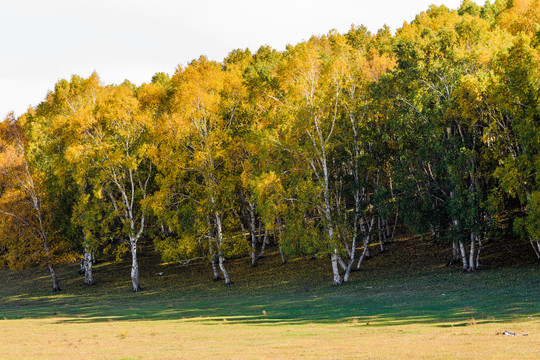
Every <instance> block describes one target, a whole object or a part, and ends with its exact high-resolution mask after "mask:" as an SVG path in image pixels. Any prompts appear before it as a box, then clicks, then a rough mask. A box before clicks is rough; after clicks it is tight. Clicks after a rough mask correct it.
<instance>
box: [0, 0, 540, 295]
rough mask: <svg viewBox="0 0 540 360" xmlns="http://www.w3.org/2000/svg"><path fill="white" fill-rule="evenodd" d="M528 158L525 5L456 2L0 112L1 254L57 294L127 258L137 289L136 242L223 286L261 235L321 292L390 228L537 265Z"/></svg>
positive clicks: (536, 163)
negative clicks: (73, 267)
mask: <svg viewBox="0 0 540 360" xmlns="http://www.w3.org/2000/svg"><path fill="white" fill-rule="evenodd" d="M539 169H540V1H538V0H496V1H495V2H494V3H490V2H489V1H488V2H486V4H485V5H484V6H482V7H481V6H478V5H477V4H476V3H474V2H472V1H471V0H464V1H463V2H462V4H461V6H460V7H459V8H458V9H457V10H456V9H453V10H452V9H448V8H447V7H445V6H440V7H438V6H431V7H430V8H429V9H427V10H426V11H425V12H422V13H421V14H419V15H417V16H416V18H415V19H414V20H413V21H412V22H411V23H405V24H404V25H403V27H401V28H400V29H398V30H397V31H396V32H395V33H392V32H391V31H390V29H389V28H382V29H380V30H379V31H377V32H376V33H371V32H370V31H368V30H367V29H366V28H365V27H363V26H352V27H351V28H350V30H349V31H348V32H347V33H344V34H341V33H339V32H337V31H335V30H331V31H329V32H328V33H327V34H326V35H321V36H313V37H312V38H310V39H309V40H306V41H303V42H300V43H298V44H296V45H288V46H287V47H286V49H285V50H283V51H278V50H275V49H272V48H270V47H268V46H263V47H261V48H259V49H258V50H256V51H251V50H249V49H237V50H233V51H231V52H230V53H229V55H228V56H227V57H226V58H225V59H223V61H221V62H217V61H212V60H209V59H208V58H206V57H205V56H201V57H200V58H198V59H195V60H193V61H191V62H190V63H189V64H187V65H186V66H178V67H177V68H176V69H175V70H174V73H172V75H169V74H165V73H156V74H155V75H154V76H153V77H152V79H151V81H149V82H148V83H144V84H142V85H140V86H138V85H135V84H133V83H131V82H130V81H128V80H126V81H124V82H123V83H122V84H115V85H111V84H104V83H103V82H102V81H101V80H100V78H99V75H98V74H97V73H93V74H92V75H90V76H89V77H88V78H85V77H81V76H77V75H73V76H72V77H71V79H66V80H60V81H58V82H57V83H56V84H55V85H54V88H53V90H51V91H50V92H49V93H47V94H46V97H45V99H44V100H43V102H41V103H40V104H37V105H36V106H33V107H30V108H29V109H28V110H27V112H26V113H24V114H22V115H21V116H18V117H15V116H14V115H13V114H9V115H8V116H7V117H6V118H5V119H4V120H3V122H1V123H0V266H5V267H10V268H25V267H31V266H36V265H41V266H46V267H47V268H48V269H49V271H50V275H51V280H52V284H53V291H55V292H56V291H60V290H61V288H62V284H61V283H59V281H58V279H57V275H56V273H55V266H56V265H58V264H60V263H64V262H72V261H81V271H82V272H84V282H85V284H88V285H91V284H93V283H94V281H99V279H97V278H95V277H94V276H93V275H92V264H93V261H94V260H95V259H98V260H99V259H100V258H104V257H108V258H111V257H113V258H114V257H115V258H118V259H128V258H129V259H130V261H131V264H132V265H131V273H130V274H118V276H119V277H125V278H126V282H128V281H129V278H130V279H131V284H132V290H133V291H139V290H140V288H141V287H140V280H139V261H138V257H137V254H138V251H139V250H140V248H141V247H142V246H149V247H152V248H153V249H155V251H157V252H159V254H160V255H161V257H162V260H163V261H165V262H180V263H182V264H186V265H187V264H189V263H190V262H193V261H202V262H206V263H207V264H208V270H209V271H208V274H209V275H208V276H209V277H211V276H213V277H214V280H216V281H218V280H219V281H222V282H223V284H224V285H229V284H231V283H232V282H234V281H235V279H234V278H231V276H230V275H229V273H228V272H227V259H232V258H238V257H246V259H249V262H250V264H251V265H252V266H254V267H255V266H257V264H259V263H260V262H261V261H264V254H265V251H267V250H268V248H269V247H273V248H274V249H279V252H280V254H281V259H282V261H283V262H286V261H290V259H294V258H297V257H307V256H310V257H317V258H326V259H327V260H328V267H329V268H330V267H331V269H332V273H333V278H332V279H329V281H332V282H333V284H334V285H336V286H338V285H342V284H343V283H346V282H348V281H350V279H351V278H353V277H354V275H355V274H354V271H355V270H358V269H361V267H362V264H363V262H364V261H366V260H367V259H369V257H370V256H371V255H372V254H370V251H371V252H373V251H377V252H385V251H387V250H388V249H387V246H388V244H391V243H392V242H393V241H394V238H395V237H396V234H397V233H407V234H410V236H418V237H419V240H418V241H423V240H429V241H436V242H440V243H444V244H446V245H445V246H448V248H449V249H452V250H453V251H452V253H453V256H452V258H449V259H448V262H449V263H455V264H456V265H454V266H460V267H462V269H463V271H464V272H473V271H476V270H478V269H479V268H480V267H481V264H482V244H485V243H486V242H489V241H500V242H507V243H508V244H507V246H513V244H515V243H516V242H525V243H527V246H528V249H530V252H531V253H532V254H533V256H536V257H537V258H538V259H539V260H540V187H539V181H540V172H539ZM505 228H508V229H509V231H508V232H505V231H503V229H505ZM529 244H530V246H529ZM391 251H399V247H398V246H397V247H393V248H392V249H391ZM81 259H82V260H81Z"/></svg>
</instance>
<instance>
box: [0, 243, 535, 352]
mask: <svg viewBox="0 0 540 360" xmlns="http://www.w3.org/2000/svg"><path fill="white" fill-rule="evenodd" d="M273 250H274V251H273V252H271V254H270V256H268V257H266V258H264V259H262V260H261V263H260V266H259V267H257V268H251V267H250V266H249V263H248V261H247V260H246V259H238V260H233V261H230V262H229V263H228V266H229V269H230V273H231V277H232V279H233V281H234V282H235V284H234V285H233V286H231V287H224V286H223V285H222V283H214V282H212V281H211V269H210V268H209V265H207V264H203V263H198V264H192V265H189V266H178V265H176V264H161V263H160V261H159V258H158V257H157V256H156V255H155V254H153V253H152V252H150V251H147V253H146V254H145V253H144V252H143V256H142V260H141V283H142V286H143V289H144V291H143V292H141V293H138V294H133V293H131V292H130V291H129V289H130V281H129V262H128V261H125V262H120V263H101V264H97V265H96V266H95V274H94V276H95V280H96V282H97V285H95V286H92V287H85V286H83V285H82V278H81V277H80V276H78V275H76V274H77V265H76V264H70V265H63V266H61V267H60V268H59V271H58V272H59V274H60V281H61V286H62V287H63V288H64V291H63V292H62V293H61V294H60V295H53V294H52V293H51V292H50V287H51V286H50V279H49V276H48V274H47V272H46V271H45V270H38V269H29V270H24V271H19V272H14V271H7V270H2V271H0V319H5V320H3V321H1V320H0V328H3V329H9V332H6V333H9V334H11V336H12V338H11V340H10V341H8V342H7V343H8V344H11V345H10V346H8V347H7V348H5V349H4V351H5V353H4V354H3V353H2V350H1V349H0V358H9V357H11V356H13V357H14V358H15V357H16V356H15V355H14V354H17V353H19V352H20V351H21V349H25V350H28V346H30V345H28V346H25V344H33V345H32V346H30V348H31V349H32V350H28V351H29V352H28V354H27V357H28V358H36V357H42V358H47V357H53V356H54V357H59V356H60V357H61V356H62V354H64V352H66V354H67V355H66V354H64V356H66V358H69V357H71V356H70V355H74V354H75V353H73V351H75V352H76V351H79V352H81V351H83V350H84V349H85V348H86V347H87V346H89V344H87V342H88V341H94V340H95V341H96V342H97V343H100V344H102V343H103V341H105V340H108V343H110V344H109V345H108V346H104V347H100V350H99V352H98V353H97V354H99V356H98V357H102V358H121V357H123V356H141V357H143V358H177V357H179V356H180V355H182V356H185V357H188V358H196V357H200V355H201V354H202V353H204V355H205V356H207V355H208V356H214V357H215V356H218V357H219V356H221V357H223V358H227V357H230V356H233V357H244V358H250V357H253V356H252V355H253V354H255V353H254V352H250V351H255V349H256V348H257V347H258V346H259V345H262V346H263V349H264V350H261V351H262V352H261V353H259V355H260V357H261V358H272V357H276V356H278V355H279V356H281V357H283V358H288V357H289V358H290V357H293V355H294V354H296V355H300V354H303V355H305V356H306V357H315V356H316V355H317V354H319V355H321V354H326V355H324V356H323V357H334V356H335V357H344V358H348V357H354V356H357V355H359V354H360V353H362V352H363V353H364V354H366V355H370V356H372V357H373V358H392V357H395V358H403V357H407V356H409V355H410V354H417V355H422V356H425V357H426V358H474V357H471V356H473V355H471V354H475V355H474V356H478V357H477V358H479V359H480V358H482V356H483V357H484V358H485V357H486V356H493V357H495V355H496V354H498V355H501V357H502V356H503V355H504V354H507V355H508V354H510V355H512V358H523V359H535V358H538V357H540V346H538V344H539V343H540V322H539V321H538V317H540V291H539V290H538V289H539V288H540V267H539V266H538V264H537V263H535V262H534V258H533V257H532V256H531V254H530V252H529V251H528V250H527V248H526V247H524V248H521V247H519V246H512V247H508V248H504V247H501V244H491V245H490V244H487V246H485V251H484V257H483V259H484V264H485V266H484V270H482V271H479V272H477V273H475V274H463V273H461V272H460V271H459V270H460V269H459V266H453V267H445V266H444V265H442V264H444V263H445V261H446V260H447V259H448V257H449V251H448V249H447V248H446V247H443V246H440V247H438V246H437V247H434V246H433V244H425V243H422V242H420V241H418V240H413V239H400V241H397V242H396V243H394V244H392V245H391V248H390V251H389V252H388V253H384V254H377V255H376V256H375V257H374V258H373V259H371V260H369V261H368V262H367V263H366V266H365V268H364V270H362V271H360V272H356V273H354V274H353V276H352V281H351V283H349V284H347V285H345V286H342V287H339V288H334V287H332V286H331V273H330V266H329V261H328V260H327V259H315V260H310V259H298V260H291V261H289V262H288V263H287V264H286V265H281V263H280V260H279V256H278V254H277V252H276V251H275V249H273ZM375 253H376V251H375ZM501 254H506V255H508V256H509V259H510V260H509V261H511V262H512V263H514V264H516V263H517V264H518V265H515V266H512V267H510V266H501V265H505V264H504V258H502V257H501ZM159 272H163V276H156V275H155V274H157V273H159ZM11 319H19V320H11ZM127 320H129V321H127ZM224 325H227V326H224ZM467 325H474V326H467ZM28 328H31V329H33V331H32V334H33V336H35V339H34V340H32V341H29V338H26V337H25V336H22V337H21V336H16V334H18V333H19V332H20V331H23V332H24V330H25V329H28ZM506 328H508V329H509V330H516V331H520V332H527V333H530V335H529V336H527V337H519V338H518V337H511V338H512V339H514V340H506V339H507V337H503V336H496V335H495V334H496V333H500V332H501V331H502V330H504V329H506ZM36 330H41V331H42V332H41V333H40V332H39V331H38V332H37V333H36ZM45 330H47V331H45ZM36 334H37V335H36ZM48 334H52V335H50V336H51V337H50V338H49V337H48V336H49V335H48ZM58 334H60V338H61V339H62V341H64V340H65V342H66V343H58V341H59V340H58ZM82 334H86V335H82ZM91 334H92V335H91ZM157 334H160V336H159V337H158V336H157ZM463 335H467V336H463ZM336 336H337V337H336ZM102 337H103V339H101V338H102ZM208 337H209V338H208ZM8 338H9V337H8ZM100 339H101V341H98V340H100ZM175 339H176V340H175ZM233 339H234V341H232V340H233ZM501 339H505V340H501ZM130 341H131V342H132V344H131V347H130V346H127V344H130ZM182 341H184V342H185V344H184V345H182V346H180V345H178V344H179V343H180V342H182ZM501 341H503V342H501ZM509 341H511V342H512V343H509ZM156 342H158V343H163V344H162V346H160V350H159V352H156V351H157V350H155V349H154V346H153V344H154V345H155V343H156ZM362 342H365V344H364V346H363V347H362V348H359V345H360V343H362ZM386 342H390V343H391V344H394V346H390V347H388V348H385V347H384V346H382V347H380V346H379V345H384V344H385V343H386ZM419 342H422V343H426V342H427V343H429V344H432V346H427V345H420V344H419ZM70 344H71V345H70ZM205 344H206V345H205ZM242 344H243V345H242ZM287 344H288V345H287ZM347 344H355V345H354V346H352V347H351V346H346V345H347ZM400 344H401V345H400ZM407 344H408V345H407ZM415 344H416V345H415ZM486 344H490V345H489V346H486ZM177 345H178V346H177ZM207 345H208V346H207ZM242 346H243V347H242ZM291 346H292V347H295V348H297V349H298V352H296V353H294V354H293V353H289V352H287V351H288V350H286V349H288V348H290V347H291ZM445 346H446V347H447V350H444V351H443V350H442V349H443V348H444V347H445ZM498 346H500V348H499V347H498ZM314 347H315V348H317V349H318V351H319V352H312V351H313V349H314ZM130 348H131V349H132V350H130V351H128V350H127V349H130ZM60 349H61V350H60ZM107 349H108V350H107ZM152 349H154V350H152ZM179 349H184V350H183V351H181V352H180V353H178V351H179ZM240 349H244V350H240ZM248 349H251V350H249V351H248ZM310 349H311V350H310ZM109 350H110V352H109ZM55 351H56V352H55ZM94 351H97V350H94ZM238 351H240V352H238ZM243 351H244V352H243ZM245 351H247V352H245ZM415 351H416V352H415ZM460 351H461V352H460ZM175 354H176V355H175ZM227 354H229V356H227ZM249 354H251V356H249ZM445 354H446V355H445ZM459 354H463V356H461V355H459ZM439 355H440V356H439ZM377 356H379V357H377ZM422 356H417V357H419V358H421V357H422ZM445 356H446V357H445Z"/></svg>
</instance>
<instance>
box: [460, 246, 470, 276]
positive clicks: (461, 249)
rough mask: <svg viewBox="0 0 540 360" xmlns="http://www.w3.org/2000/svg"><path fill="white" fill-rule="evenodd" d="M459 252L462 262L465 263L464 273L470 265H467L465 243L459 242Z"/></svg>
mask: <svg viewBox="0 0 540 360" xmlns="http://www.w3.org/2000/svg"><path fill="white" fill-rule="evenodd" d="M459 250H460V251H461V260H462V261H463V271H467V269H468V268H469V265H468V264H467V252H466V251H465V245H463V241H461V240H459Z"/></svg>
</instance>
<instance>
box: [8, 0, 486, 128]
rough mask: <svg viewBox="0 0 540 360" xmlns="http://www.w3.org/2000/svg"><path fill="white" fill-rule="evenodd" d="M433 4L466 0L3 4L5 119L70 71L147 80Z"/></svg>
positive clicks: (42, 0)
mask: <svg viewBox="0 0 540 360" xmlns="http://www.w3.org/2000/svg"><path fill="white" fill-rule="evenodd" d="M475 1H476V2H477V3H478V4H483V3H484V1H483V0H475ZM432 3H434V4H437V5H441V4H444V5H446V6H448V7H449V8H453V9H456V8H457V7H458V6H459V4H460V3H461V0H409V1H404V0H324V1H323V0H298V1H296V0H272V1H268V0H267V1H259V0H251V1H248V0H190V1H183V0H178V1H173V0H86V1H80V0H0V121H1V120H3V118H4V116H5V115H7V113H8V112H9V111H15V114H16V115H17V116H18V115H21V114H22V113H23V112H25V111H26V110H27V108H28V106H30V105H32V106H35V105H37V104H39V103H40V102H41V101H43V99H44V98H45V95H46V93H47V91H48V90H51V89H53V87H54V84H55V83H56V82H57V81H58V80H60V79H63V78H70V77H71V75H72V74H77V75H81V76H84V77H87V76H89V75H90V74H91V73H92V71H94V70H96V71H97V72H98V74H99V75H100V78H101V80H102V81H103V82H105V83H121V82H122V81H123V80H124V79H129V80H130V81H132V82H134V83H136V84H141V83H143V82H148V81H150V79H151V77H152V75H153V74H155V73H156V72H166V73H169V74H172V73H173V72H174V69H175V68H176V66H177V65H179V64H182V65H185V64H187V63H188V62H189V61H191V60H192V59H195V58H198V57H199V56H200V55H206V56H208V57H209V58H210V59H213V60H222V59H223V58H224V57H225V56H226V55H227V54H228V53H229V52H230V51H231V50H233V49H238V48H246V47H248V48H250V49H251V50H252V51H256V50H257V49H258V48H259V47H260V46H261V45H265V44H267V45H270V46H272V47H273V48H275V49H278V50H283V49H284V48H285V46H286V45H287V44H295V43H297V42H299V41H302V40H305V39H309V37H310V36H311V35H314V34H315V35H321V34H325V33H327V32H328V31H329V30H330V29H337V30H338V31H340V32H346V31H347V30H348V29H349V28H350V26H351V24H356V25H361V24H363V25H365V26H367V27H368V29H370V30H371V31H372V32H376V31H377V29H379V28H381V27H382V26H383V25H384V24H387V25H388V26H390V28H391V29H392V30H393V31H395V30H396V29H398V28H400V27H401V26H402V25H403V22H404V21H407V22H410V21H411V20H412V19H414V16H415V15H416V14H418V13H420V12H421V11H424V10H426V9H427V8H428V7H429V5H430V4H432Z"/></svg>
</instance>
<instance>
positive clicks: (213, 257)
mask: <svg viewBox="0 0 540 360" xmlns="http://www.w3.org/2000/svg"><path fill="white" fill-rule="evenodd" d="M206 221H207V223H208V251H209V252H210V262H211V263H212V272H213V273H214V281H219V280H220V279H221V278H220V276H219V271H218V266H217V260H216V254H215V253H214V241H215V239H214V236H213V234H212V222H211V221H210V217H209V216H208V217H207V219H206ZM240 223H241V222H240ZM242 227H243V225H242Z"/></svg>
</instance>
